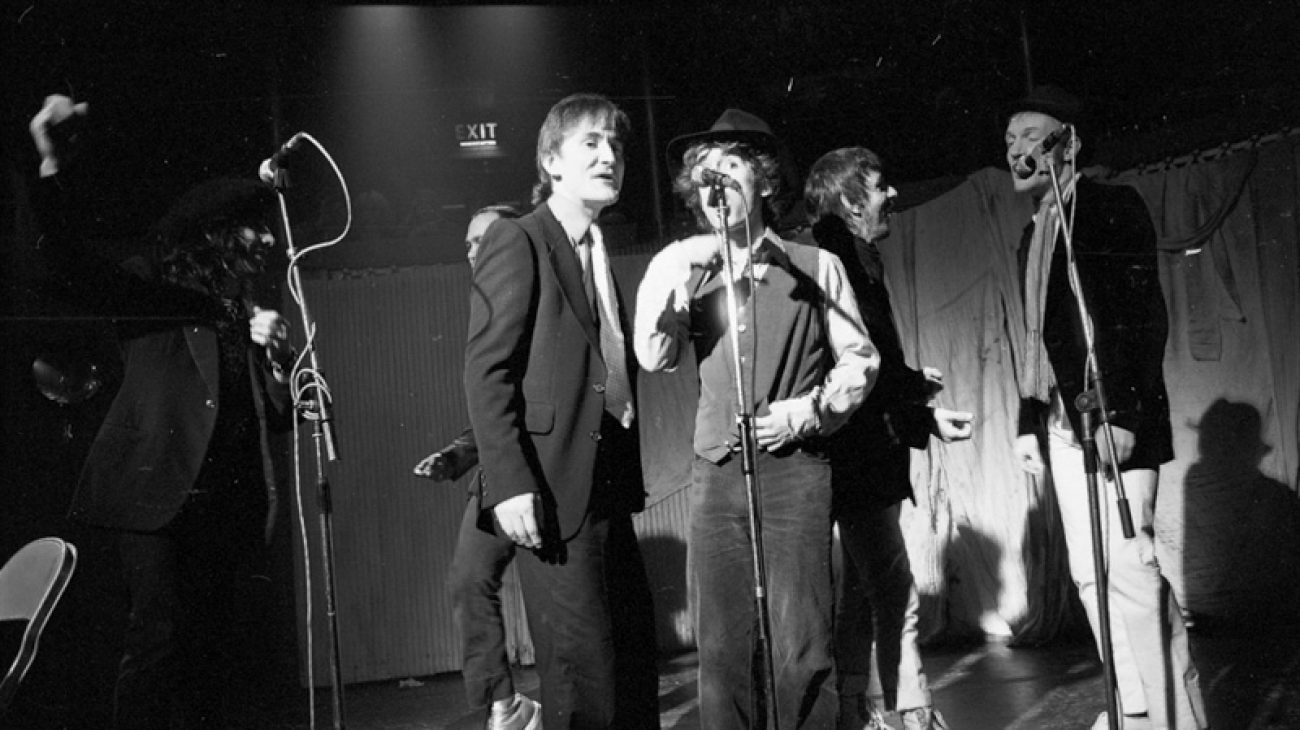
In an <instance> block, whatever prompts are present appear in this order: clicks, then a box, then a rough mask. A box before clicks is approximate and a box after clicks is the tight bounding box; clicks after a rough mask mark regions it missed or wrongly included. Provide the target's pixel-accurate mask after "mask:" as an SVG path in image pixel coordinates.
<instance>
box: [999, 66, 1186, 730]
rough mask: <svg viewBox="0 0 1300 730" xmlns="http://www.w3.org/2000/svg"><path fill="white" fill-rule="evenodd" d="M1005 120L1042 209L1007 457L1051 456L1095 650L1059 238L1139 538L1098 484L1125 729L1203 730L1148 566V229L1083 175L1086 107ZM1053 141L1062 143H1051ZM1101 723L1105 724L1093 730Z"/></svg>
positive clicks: (1153, 275)
mask: <svg viewBox="0 0 1300 730" xmlns="http://www.w3.org/2000/svg"><path fill="white" fill-rule="evenodd" d="M1009 111H1010V119H1009V121H1008V123H1007V131H1006V144H1007V163H1008V164H1009V165H1010V167H1011V174H1012V180H1013V184H1014V186H1015V189H1016V191H1017V192H1021V193H1025V194H1028V195H1032V196H1033V198H1034V201H1035V203H1037V206H1038V213H1037V214H1036V215H1035V216H1034V220H1033V222H1032V223H1031V224H1030V225H1029V226H1028V227H1027V228H1026V230H1025V236H1024V238H1023V240H1022V241H1021V245H1020V250H1019V256H1020V263H1021V271H1022V273H1023V279H1022V281H1023V285H1024V289H1023V292H1024V304H1025V307H1024V308H1025V322H1024V336H1023V337H1013V338H1012V339H1013V342H1017V343H1022V344H1020V345H1019V346H1018V351H1017V352H1016V353H1015V354H1016V360H1017V361H1016V365H1017V370H1018V373H1017V376H1018V377H1017V383H1018V387H1019V388H1020V395H1021V409H1020V435H1019V436H1018V437H1017V440H1016V445H1015V449H1016V456H1017V457H1018V458H1019V460H1020V463H1021V465H1022V467H1023V468H1024V469H1025V470H1026V471H1028V472H1030V473H1032V474H1041V473H1042V472H1043V471H1044V468H1045V464H1044V458H1043V452H1042V448H1041V445H1042V444H1046V445H1047V446H1048V447H1049V450H1048V454H1047V456H1048V458H1047V461H1046V466H1048V467H1050V469H1051V476H1052V482H1053V486H1054V488H1055V491H1056V498H1057V504H1058V506H1059V507H1060V512H1061V522H1062V526H1063V528H1064V533H1065V541H1066V546H1067V548H1068V550H1069V553H1070V555H1069V558H1070V573H1071V576H1072V577H1073V579H1074V582H1075V586H1076V587H1077V588H1078V591H1079V598H1080V600H1081V601H1082V603H1083V606H1084V608H1085V609H1086V611H1087V614H1088V620H1089V623H1090V624H1091V626H1092V630H1093V636H1094V638H1095V639H1096V640H1097V641H1098V642H1100V641H1101V636H1102V631H1101V624H1100V621H1101V619H1100V615H1099V611H1098V602H1097V601H1098V599H1097V582H1096V577H1095V573H1094V568H1093V551H1094V549H1096V548H1095V546H1094V544H1093V540H1092V532H1091V527H1090V519H1089V507H1088V496H1087V491H1088V490H1087V484H1086V480H1085V475H1084V469H1083V456H1082V450H1081V448H1080V445H1079V444H1080V440H1081V435H1082V420H1081V417H1080V415H1079V411H1078V409H1077V408H1076V407H1075V398H1076V397H1077V396H1078V395H1079V394H1080V393H1081V392H1083V391H1084V389H1086V388H1089V387H1090V386H1091V385H1092V384H1091V382H1089V378H1088V376H1087V375H1086V372H1087V371H1086V370H1085V363H1086V362H1087V348H1086V341H1085V328H1084V325H1083V320H1082V319H1081V317H1080V314H1079V306H1078V304H1077V301H1076V298H1075V294H1074V293H1073V291H1072V289H1071V285H1070V281H1069V278H1070V276H1069V272H1068V265H1067V258H1068V256H1067V250H1066V248H1067V242H1066V239H1065V235H1064V231H1065V230H1066V229H1067V228H1068V229H1069V230H1070V231H1072V234H1073V235H1072V237H1071V239H1072V243H1073V249H1074V257H1075V259H1076V261H1077V263H1078V274H1079V277H1078V278H1079V284H1080V288H1081V289H1082V298H1083V299H1084V301H1085V302H1086V305H1087V308H1088V310H1089V314H1090V315H1091V317H1090V319H1091V323H1092V326H1093V327H1094V330H1095V343H1096V355H1097V360H1098V364H1099V366H1100V370H1101V373H1102V374H1103V376H1104V380H1103V384H1104V386H1105V394H1106V399H1107V406H1108V409H1109V411H1110V412H1111V417H1110V421H1111V424H1112V425H1113V427H1114V428H1113V431H1114V452H1115V453H1114V457H1115V458H1114V459H1112V455H1111V449H1110V448H1109V441H1110V439H1109V438H1108V437H1107V433H1106V431H1105V429H1103V428H1101V427H1100V426H1098V427H1097V428H1096V429H1095V434H1093V435H1094V437H1095V438H1096V442H1097V449H1098V452H1099V453H1098V456H1099V458H1100V461H1101V464H1102V466H1103V467H1104V470H1105V471H1106V473H1107V474H1110V473H1113V472H1114V471H1115V470H1116V469H1118V471H1119V472H1120V474H1121V475H1122V481H1123V483H1124V487H1125V490H1126V494H1127V496H1128V497H1129V500H1130V503H1131V504H1132V506H1133V515H1132V517H1133V522H1134V525H1135V526H1136V527H1137V534H1136V536H1135V537H1134V538H1132V539H1125V538H1124V537H1123V532H1122V531H1121V530H1120V529H1119V524H1118V522H1117V520H1118V512H1117V509H1116V506H1115V500H1114V499H1112V498H1111V497H1113V492H1112V491H1111V489H1110V486H1111V485H1110V479H1109V478H1108V479H1105V480H1102V481H1103V484H1102V487H1103V489H1102V493H1101V500H1102V503H1103V509H1102V511H1101V518H1102V528H1103V534H1104V536H1105V537H1104V542H1105V545H1104V548H1103V549H1104V550H1105V551H1106V554H1107V556H1108V560H1107V566H1108V580H1109V592H1108V595H1109V597H1110V607H1111V613H1110V616H1111V621H1110V624H1111V626H1110V628H1111V632H1110V636H1111V643H1112V645H1113V648H1114V668H1115V673H1116V681H1117V685H1118V695H1119V705H1120V711H1121V712H1122V713H1123V714H1124V715H1125V717H1142V716H1146V717H1148V718H1149V720H1150V725H1143V727H1156V728H1180V729H1181V728H1203V727H1206V718H1205V711H1204V707H1203V701H1202V698H1201V690H1200V684H1199V679H1198V676H1197V672H1196V668H1195V667H1194V666H1193V665H1192V660H1191V656H1190V654H1189V652H1188V646H1187V632H1186V630H1185V628H1184V625H1183V620H1182V617H1181V614H1180V613H1179V611H1178V609H1177V605H1176V604H1175V602H1174V599H1173V596H1172V594H1171V593H1170V592H1169V590H1168V585H1167V584H1166V583H1165V582H1164V579H1163V577H1162V576H1161V574H1160V566H1159V564H1158V563H1157V561H1156V553H1155V544H1154V529H1153V526H1152V525H1153V520H1154V513H1155V499H1156V481H1157V477H1158V475H1159V470H1160V465H1161V464H1162V463H1164V462H1166V461H1169V460H1170V459H1172V458H1173V447H1172V437H1171V431H1170V425H1169V400H1168V396H1167V394H1166V392H1165V381H1164V374H1163V362H1164V350H1165V337H1166V334H1167V330H1168V326H1169V325H1168V317H1167V315H1166V313H1165V302H1164V297H1163V295H1162V294H1161V291H1160V279H1159V275H1158V273H1159V272H1158V269H1157V261H1156V245H1155V229H1154V227H1153V226H1152V224H1151V216H1150V213H1148V211H1147V208H1146V205H1145V204H1144V203H1143V202H1142V198H1141V196H1139V195H1138V193H1137V192H1136V191H1135V190H1133V189H1132V188H1129V187H1125V186H1118V185H1116V186H1107V185H1100V184H1097V183H1094V182H1092V181H1090V180H1088V179H1087V178H1083V177H1081V176H1079V175H1078V173H1077V168H1076V160H1077V158H1078V154H1079V150H1080V149H1081V144H1082V143H1081V141H1080V136H1079V134H1078V133H1077V130H1075V129H1074V127H1073V125H1074V124H1076V123H1078V121H1079V118H1080V117H1081V116H1082V105H1081V103H1080V102H1079V101H1078V100H1077V99H1076V98H1074V97H1073V96H1071V95H1069V94H1067V93H1066V92H1064V91H1062V90H1061V89H1059V88H1056V87H1051V86H1046V87H1038V88H1037V89H1035V90H1034V91H1033V92H1032V93H1031V94H1030V95H1029V96H1027V97H1025V98H1023V99H1020V100H1018V101H1017V102H1016V103H1015V104H1014V105H1013V106H1012V108H1011V109H1010V110H1009ZM1058 132H1059V133H1060V134H1056V133H1058ZM1052 136H1056V137H1057V139H1058V140H1059V141H1058V142H1056V143H1055V144H1049V143H1048V141H1049V138H1050V137H1052ZM1044 148H1046V149H1044ZM1053 171H1055V173H1056V177H1055V180H1054V179H1053V177H1052V172H1053ZM1058 189H1059V196H1060V197H1059V198H1058ZM1125 722H1127V720H1125ZM1107 723H1108V718H1106V717H1104V716H1103V717H1102V718H1099V719H1098V721H1097V726H1098V727H1105V726H1106V724H1107Z"/></svg>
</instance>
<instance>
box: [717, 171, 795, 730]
mask: <svg viewBox="0 0 1300 730" xmlns="http://www.w3.org/2000/svg"><path fill="white" fill-rule="evenodd" d="M709 207H712V208H715V209H716V210H717V211H718V221H719V225H718V228H717V233H718V241H719V242H720V245H721V247H722V261H723V281H724V284H725V285H726V291H727V309H728V314H729V317H730V322H731V327H730V330H731V364H732V371H733V377H734V378H735V382H736V424H737V425H738V426H739V429H740V464H741V473H742V474H744V478H745V496H746V498H747V500H748V505H749V538H750V560H751V564H752V566H753V571H754V613H755V619H756V620H757V622H758V654H759V661H761V662H762V664H763V693H762V694H763V700H764V702H763V703H762V707H763V708H764V715H765V716H764V723H763V726H764V727H768V728H772V730H779V726H780V714H779V713H778V712H777V698H776V669H775V665H774V662H773V657H772V618H771V615H770V613H769V610H768V603H767V567H766V559H765V557H764V553H763V524H762V523H763V508H762V503H761V501H760V495H761V491H760V489H759V483H758V471H757V461H758V441H757V439H756V437H755V436H754V412H753V410H752V408H751V407H750V397H749V393H748V391H747V390H746V388H745V385H746V382H747V381H746V379H745V375H744V368H743V367H742V365H741V360H740V333H739V331H738V329H737V326H738V325H739V324H740V302H739V299H738V298H737V296H736V280H735V275H734V274H735V266H734V265H733V263H732V256H731V241H730V236H729V234H728V231H727V219H728V217H729V216H730V209H729V207H728V206H727V196H726V194H725V192H724V185H723V182H722V181H721V180H716V179H715V180H714V181H713V183H712V185H711V186H710V191H709ZM748 246H749V266H750V267H751V268H750V271H751V273H752V272H753V268H752V267H753V265H754V264H753V261H754V251H753V241H750V242H749V243H748ZM749 290H750V291H749V296H750V301H751V302H753V300H754V297H756V296H757V295H758V292H757V291H756V287H755V286H754V285H753V284H752V283H751V286H750V287H749ZM753 311H754V310H753V308H752V306H751V308H750V313H751V314H752V313H753ZM751 331H752V329H751ZM753 336H755V337H757V336H758V333H757V332H754V333H753ZM751 676H752V672H751ZM753 714H754V715H757V714H758V713H757V712H754V713H753ZM753 722H754V719H753V718H751V720H750V727H753V726H754V725H753Z"/></svg>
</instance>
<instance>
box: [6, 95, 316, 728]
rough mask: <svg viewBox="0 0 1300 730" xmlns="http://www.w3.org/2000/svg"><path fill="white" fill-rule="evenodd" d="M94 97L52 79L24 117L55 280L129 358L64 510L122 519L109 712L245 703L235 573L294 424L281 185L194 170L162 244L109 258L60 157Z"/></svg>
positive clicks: (84, 518)
mask: <svg viewBox="0 0 1300 730" xmlns="http://www.w3.org/2000/svg"><path fill="white" fill-rule="evenodd" d="M87 111H88V110H87V107H86V105H85V104H84V103H83V104H74V103H73V102H72V100H71V99H69V98H67V97H64V96H51V97H48V98H47V99H46V102H45V105H44V107H43V108H42V109H41V111H40V112H39V113H38V114H37V115H36V116H35V117H34V118H33V119H32V122H31V125H30V126H31V132H32V137H33V140H34V141H35V143H36V147H37V151H38V152H39V153H40V155H41V166H40V174H41V179H40V180H39V182H38V183H37V185H36V187H35V189H34V193H35V194H34V198H35V202H36V206H35V208H36V213H37V216H38V219H39V221H40V224H41V230H42V234H43V236H42V240H41V248H42V251H43V252H44V254H45V256H46V260H47V263H48V265H49V268H50V274H51V279H52V283H53V284H54V286H56V287H58V288H60V289H62V290H63V291H64V293H66V294H67V295H68V296H69V297H70V298H73V299H74V300H76V301H78V302H80V304H81V305H82V306H84V307H85V308H86V309H87V310H88V311H89V312H91V313H94V314H98V315H101V316H106V317H110V318H112V319H114V320H115V322H116V324H117V334H118V338H119V340H120V343H121V347H122V353H123V360H124V366H125V367H124V372H123V381H122V385H121V388H120V389H119V391H118V394H117V396H116V398H115V399H114V401H113V404H112V406H111V407H110V409H109V412H108V414H107V416H106V417H105V419H104V424H103V426H102V428H101V429H100V431H99V434H98V435H97V436H96V438H95V441H94V443H93V444H92V445H91V447H90V452H89V454H88V456H87V458H86V462H85V465H84V467H83V469H82V473H81V478H80V481H79V484H78V487H77V492H76V495H75V497H74V498H73V503H72V508H71V513H70V514H71V517H72V518H74V519H76V520H79V521H81V522H84V523H86V524H89V525H94V526H97V527H104V528H109V529H112V530H114V531H116V532H117V537H118V545H119V550H120V555H121V560H122V567H123V570H124V576H125V582H126V585H127V589H128V592H129V594H130V602H131V605H130V616H129V618H128V621H127V629H126V636H125V638H124V641H123V644H124V646H123V657H122V661H121V664H120V665H119V669H118V678H117V685H116V688H115V693H114V713H113V714H114V723H115V725H116V726H117V727H119V728H155V727H158V728H170V727H192V726H195V723H197V722H198V718H199V717H200V716H202V717H206V718H209V719H215V720H217V721H218V722H219V721H221V720H223V719H225V720H230V721H235V720H233V718H232V717H228V715H231V714H232V713H233V712H235V711H239V712H245V711H246V710H247V707H246V706H247V705H249V704H251V702H252V697H251V696H250V695H249V694H248V692H250V691H252V690H251V688H250V684H251V683H256V682H257V680H256V677H258V676H260V675H259V674H258V672H257V671H255V670H256V669H257V668H258V667H259V666H264V665H265V664H266V662H265V661H264V659H259V658H258V657H257V656H256V655H255V654H252V653H251V652H255V651H257V649H256V647H254V646H253V644H254V641H252V640H246V639H248V638H249V636H250V633H251V632H249V631H246V630H245V628H247V627H245V628H241V627H239V626H236V625H234V621H235V619H236V616H237V615H245V614H246V611H243V607H241V606H239V605H238V602H239V600H240V597H239V596H238V594H237V592H236V589H237V586H238V581H239V578H240V577H241V575H244V576H245V577H246V575H247V572H248V571H249V570H250V569H251V570H258V569H259V567H260V566H258V565H257V563H258V562H261V561H260V560H259V549H260V548H261V547H262V545H261V543H262V542H263V540H264V537H269V535H267V534H264V531H265V530H268V529H269V526H270V524H271V515H272V510H273V509H274V504H275V500H274V495H275V481H274V476H273V474H272V473H271V471H270V453H269V450H268V433H269V432H270V431H272V430H287V429H288V428H289V427H290V426H291V424H292V409H291V408H290V406H289V400H290V398H289V387H288V379H289V378H288V374H287V371H288V369H289V367H290V365H291V364H292V361H293V357H294V354H293V350H292V348H291V347H290V346H289V344H288V340H287V329H288V327H287V324H286V323H285V321H284V320H283V318H281V316H280V315H279V314H278V313H276V312H274V311H271V310H263V309H260V308H258V307H256V306H255V305H254V304H253V296H252V295H253V284H254V281H255V280H256V279H257V278H258V277H260V276H261V275H262V274H263V269H264V266H263V262H264V257H265V254H266V251H267V250H268V249H269V247H270V246H271V245H272V244H273V243H274V240H275V239H274V238H273V237H272V235H271V233H270V221H271V220H272V218H271V216H272V210H273V209H272V207H271V203H272V198H271V195H270V192H269V190H268V189H267V188H266V186H264V185H262V184H261V183H260V182H259V181H256V180H232V179H220V180H214V181H211V182H208V183H205V184H203V185H199V186H197V187H195V188H194V189H192V190H191V191H190V192H188V193H187V194H186V195H185V196H183V197H182V198H181V200H180V201H179V202H178V203H177V204H176V205H175V206H174V207H173V208H172V209H171V210H170V211H169V213H168V214H167V215H166V216H165V217H164V218H163V219H162V221H160V222H159V224H158V225H157V227H156V230H155V231H154V233H153V240H152V244H153V249H154V252H153V253H154V255H151V256H141V257H135V258H133V259H130V260H129V261H128V262H127V263H126V264H124V265H122V266H117V265H115V264H114V263H112V262H109V261H106V260H104V259H103V258H102V256H100V255H97V252H96V251H94V250H93V249H92V248H91V247H89V246H87V245H86V243H87V242H86V241H85V240H83V238H82V236H84V231H82V230H81V229H80V228H79V226H78V224H77V221H76V214H77V213H78V212H79V211H80V201H79V200H78V199H77V187H78V186H77V183H78V182H79V181H78V180H77V178H76V176H75V175H74V174H71V173H69V172H68V171H67V170H66V169H65V168H66V167H67V163H68V160H69V159H70V157H71V154H70V152H71V148H70V145H69V142H70V139H69V137H70V135H69V134H68V133H67V132H66V131H65V130H66V129H67V128H69V127H73V126H75V125H76V124H77V123H78V122H79V121H80V120H81V119H82V118H84V117H85V116H86V114H87ZM262 560H264V558H262ZM263 564H264V563H263ZM259 572H260V571H259ZM265 623H266V622H265V620H264V618H262V617H253V618H252V619H251V621H250V622H249V625H250V626H252V627H256V626H258V625H264V624H265ZM240 652H249V653H244V654H242V655H241V654H240ZM232 674H233V679H232ZM240 680H248V681H249V683H250V684H244V683H243V682H242V681H240ZM255 724H256V723H255Z"/></svg>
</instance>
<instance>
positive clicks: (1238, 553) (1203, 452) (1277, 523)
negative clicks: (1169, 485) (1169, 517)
mask: <svg viewBox="0 0 1300 730" xmlns="http://www.w3.org/2000/svg"><path fill="white" fill-rule="evenodd" d="M1192 427H1193V428H1195V429H1196V430H1197V432H1198V437H1197V451H1198V456H1197V461H1196V462H1195V463H1194V464H1192V465H1191V466H1190V467H1189V468H1188V470H1187V476H1186V479H1185V484H1184V486H1185V494H1186V496H1185V504H1184V509H1185V510H1186V515H1185V517H1184V519H1185V521H1186V525H1187V527H1186V530H1185V533H1184V535H1185V536H1184V540H1185V542H1186V545H1185V546H1184V549H1183V561H1184V570H1185V573H1186V576H1185V579H1184V580H1185V583H1186V590H1185V592H1186V601H1187V604H1188V605H1187V606H1185V607H1184V608H1185V609H1186V610H1187V611H1188V612H1189V613H1190V614H1191V615H1192V616H1193V617H1194V618H1200V619H1201V620H1202V621H1228V622H1232V623H1239V622H1243V621H1251V622H1255V621H1260V620H1275V619H1290V620H1295V619H1300V605H1298V604H1300V499H1297V497H1296V494H1295V493H1294V492H1292V491H1291V490H1290V489H1289V488H1288V487H1287V486H1286V485H1285V484H1283V483H1281V482H1279V481H1277V480H1275V479H1272V478H1270V477H1268V476H1267V475H1265V474H1263V473H1262V472H1261V471H1260V469H1259V465H1260V462H1261V461H1262V460H1263V458H1264V457H1265V456H1266V455H1267V454H1268V452H1269V451H1270V450H1271V446H1269V445H1268V444H1266V443H1264V442H1263V440H1262V439H1261V437H1260V433H1261V416H1260V413H1259V411H1258V410H1257V409H1256V408H1255V406H1254V405H1251V404H1249V403H1241V402H1233V401H1229V400H1227V399H1223V398H1220V399H1219V400H1217V401H1215V402H1214V403H1212V404H1211V405H1210V407H1209V408H1207V409H1206V411H1205V413H1204V414H1202V416H1201V419H1200V421H1199V422H1197V423H1195V424H1192Z"/></svg>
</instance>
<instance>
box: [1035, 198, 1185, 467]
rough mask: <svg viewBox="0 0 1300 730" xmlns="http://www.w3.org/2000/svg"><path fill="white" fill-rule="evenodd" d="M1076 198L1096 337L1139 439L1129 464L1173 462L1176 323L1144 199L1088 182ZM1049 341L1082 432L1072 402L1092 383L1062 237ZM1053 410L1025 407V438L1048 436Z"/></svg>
mask: <svg viewBox="0 0 1300 730" xmlns="http://www.w3.org/2000/svg"><path fill="white" fill-rule="evenodd" d="M1075 195H1076V196H1077V197H1078V201H1077V203H1076V208H1075V220H1074V249H1075V258H1076V259H1077V260H1078V264H1079V276H1080V279H1081V280H1082V284H1083V291H1084V296H1085V301H1086V302H1087V305H1088V308H1089V310H1090V311H1091V313H1092V319H1093V323H1094V327H1095V331H1096V338H1097V358H1098V360H1099V361H1100V363H1101V369H1102V378H1103V383H1104V385H1105V388H1106V399H1107V405H1108V406H1109V409H1110V411H1111V414H1112V415H1111V423H1112V424H1113V425H1115V426H1119V427H1120V428H1123V429H1125V430H1128V431H1132V432H1133V433H1134V434H1135V435H1136V437H1137V439H1136V440H1137V443H1136V445H1135V447H1134V449H1133V454H1132V456H1130V457H1129V460H1128V461H1127V462H1125V464H1124V466H1125V467H1126V468H1155V467H1158V466H1159V465H1160V464H1162V463H1164V462H1166V461H1169V460H1171V459H1173V456H1174V451H1173V435H1172V431H1171V429H1170V425H1169V396H1168V394H1167V393H1166V390H1165V379H1164V369H1163V366H1164V354H1165V339H1166V337H1167V336H1168V332H1169V318H1168V313H1167V312H1166V310H1165V299H1164V295H1163V294H1162V293H1161V290H1160V275H1159V267H1158V261H1157V255H1156V234H1155V228H1154V227H1153V226H1152V224H1151V215H1150V213H1148V211H1147V207H1146V203H1144V202H1143V201H1142V196H1141V195H1139V194H1138V192H1137V191H1136V190H1134V189H1133V188H1131V187H1128V186H1126V185H1102V184H1099V183H1094V182H1092V181H1091V180H1088V179H1087V178H1081V179H1080V180H1079V183H1078V186H1077V188H1076V190H1075ZM1032 232H1033V224H1032V223H1030V225H1029V227H1028V228H1027V229H1026V231H1025V235H1024V237H1023V238H1022V240H1021V245H1020V251H1019V257H1020V274H1021V276H1020V282H1021V289H1022V292H1023V288H1024V280H1025V277H1024V272H1025V266H1026V261H1027V258H1028V249H1029V239H1030V236H1031V235H1032ZM1022 296H1023V294H1022ZM1043 344H1044V345H1045V346H1046V349H1047V356H1048V359H1049V360H1050V361H1051V363H1052V371H1053V373H1054V374H1055V376H1056V382H1057V386H1058V387H1059V388H1060V392H1061V397H1062V399H1063V400H1064V401H1065V406H1066V408H1065V410H1066V413H1067V414H1068V415H1069V417H1070V424H1071V425H1072V426H1073V427H1074V431H1075V433H1076V434H1078V433H1080V431H1081V426H1080V420H1081V419H1080V416H1079V412H1078V410H1077V409H1076V408H1075V407H1074V399H1075V398H1076V397H1077V396H1078V395H1079V394H1080V393H1081V392H1083V390H1084V388H1085V386H1086V385H1087V384H1086V383H1085V382H1084V363H1085V358H1086V348H1085V343H1084V337H1083V328H1082V325H1081V322H1080V319H1079V314H1078V306H1077V304H1076V303H1075V299H1074V295H1073V293H1072V292H1071V290H1070V284H1069V279H1068V273H1067V267H1066V252H1065V242H1064V237H1063V236H1062V237H1058V238H1057V241H1056V248H1055V250H1054V252H1053V255H1052V269H1051V273H1050V275H1049V279H1048V285H1047V302H1046V306H1045V308H1044V314H1043ZM1046 411H1047V404H1045V403H1040V402H1037V401H1032V400H1025V401H1022V402H1021V408H1020V433H1022V434H1025V433H1035V432H1037V431H1038V430H1039V429H1041V424H1042V419H1043V418H1044V417H1045V415H1046ZM1094 422H1095V421H1094Z"/></svg>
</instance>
